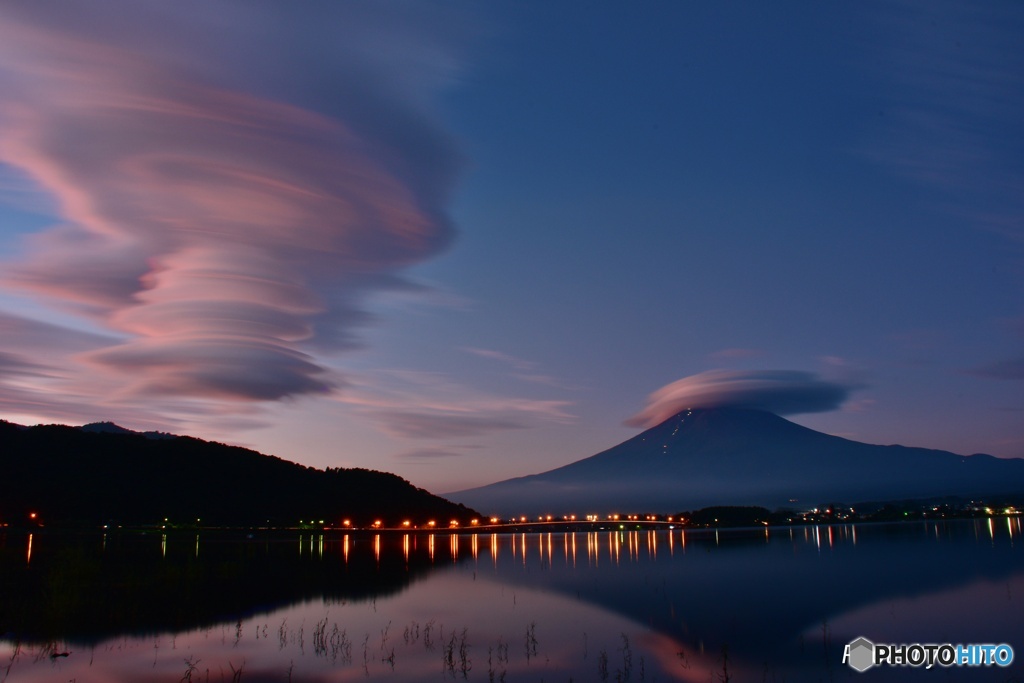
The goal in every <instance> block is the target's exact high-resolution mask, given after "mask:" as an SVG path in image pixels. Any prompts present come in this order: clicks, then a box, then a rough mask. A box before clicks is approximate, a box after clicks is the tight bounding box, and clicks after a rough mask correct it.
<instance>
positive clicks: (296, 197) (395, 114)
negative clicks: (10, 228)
mask: <svg viewBox="0 0 1024 683" xmlns="http://www.w3.org/2000/svg"><path fill="white" fill-rule="evenodd" d="M324 7H325V6H321V5H309V6H305V7H302V6H296V7H295V8H294V12H295V13H302V14H301V15H299V18H295V17H289V16H287V15H280V13H279V14H277V15H273V16H271V12H269V11H268V9H267V6H264V5H252V6H251V10H252V11H251V12H248V11H247V10H246V9H245V8H244V7H240V6H238V5H234V4H231V3H197V4H191V3H188V4H186V5H177V4H171V3H168V4H164V5H162V4H159V3H136V2H131V3H118V2H113V3H110V2H107V3H101V4H97V5H95V6H93V7H92V8H91V10H90V12H89V13H83V12H81V11H79V10H78V9H76V7H75V6H73V5H62V4H56V5H54V4H48V3H25V4H19V3H13V4H12V5H11V6H10V7H9V8H5V12H4V15H3V16H0V93H2V94H0V161H3V162H4V163H7V164H9V165H11V166H15V167H17V168H19V169H21V170H22V171H24V172H25V173H27V174H28V175H30V176H31V177H32V178H34V179H35V180H36V181H37V182H38V183H39V184H40V185H41V186H42V187H43V188H44V189H46V190H47V191H49V192H50V193H52V194H53V195H54V197H55V198H56V199H57V202H58V204H59V206H60V207H61V217H62V218H63V220H64V224H63V225H61V226H58V227H55V228H53V229H51V230H49V231H47V232H44V233H42V234H38V235H35V236H33V238H32V239H31V240H29V241H28V243H27V253H26V256H25V258H23V259H21V261H20V262H19V263H17V264H9V265H8V266H7V267H6V268H5V271H6V278H5V279H6V283H7V285H8V286H12V285H13V286H16V287H18V288H21V289H22V290H23V291H29V292H32V293H34V294H35V295H37V296H41V297H43V298H45V299H46V300H48V301H50V302H52V303H54V304H56V305H58V306H60V307H62V308H64V309H65V310H72V311H75V312H77V313H79V314H82V315H87V316H89V317H91V318H92V319H93V320H94V321H97V322H99V323H100V324H101V325H103V326H105V327H106V328H107V329H109V330H110V331H111V332H112V333H114V334H115V335H117V336H119V337H120V339H121V341H119V342H118V343H116V344H113V345H108V346H106V347H104V348H99V349H95V350H92V351H90V352H89V353H86V354H83V355H81V356H79V362H82V363H85V364H86V365H87V366H89V367H92V368H93V369H94V370H100V371H102V372H104V373H106V374H108V375H112V374H119V373H123V376H124V382H125V386H127V387H128V390H129V391H130V392H134V393H140V394H155V395H178V396H199V397H219V398H231V399H240V400H274V399H278V398H281V397H284V396H289V395H298V394H305V393H317V392H324V391H328V390H330V388H331V387H332V385H334V384H336V383H337V381H338V380H337V379H332V378H330V377H328V376H327V373H326V372H325V371H324V368H323V366H322V363H321V362H319V361H318V359H317V358H316V356H315V355H313V352H312V351H311V349H313V348H316V349H320V350H322V349H325V348H326V349H334V350H337V349H343V348H346V347H348V346H350V345H351V344H352V343H353V342H352V331H353V328H354V327H356V326H357V325H358V324H359V323H360V322H361V321H363V320H364V319H365V313H363V312H362V311H361V310H360V308H359V305H358V302H359V300H360V299H361V297H362V295H363V294H364V293H365V292H366V291H368V290H372V289H375V288H379V287H381V286H387V285H388V284H391V285H392V286H393V283H394V281H395V273H396V271H397V270H399V269H400V268H402V267H404V266H407V265H409V264H413V263H416V262H418V261H420V260H422V259H424V258H427V257H429V256H430V255H432V254H434V253H436V252H437V251H438V250H439V249H441V248H442V247H444V246H445V245H446V244H447V243H448V241H449V240H450V239H451V234H452V233H451V228H450V226H449V224H448V221H447V219H446V217H445V212H444V208H443V207H444V202H445V200H446V197H445V194H446V190H447V188H448V186H449V185H450V182H451V179H452V174H453V171H454V169H455V167H456V166H457V155H456V154H455V152H454V150H453V148H452V145H451V144H450V143H449V141H448V140H447V138H446V137H445V136H444V135H443V134H441V133H440V132H438V131H437V130H436V129H435V127H434V126H433V125H432V124H431V121H430V119H429V117H428V116H425V115H424V114H423V113H422V111H421V110H422V108H423V96H422V92H421V90H422V88H423V87H424V86H423V83H422V82H423V81H427V82H428V83H429V80H430V79H424V78H419V79H418V80H417V82H416V83H415V84H414V85H407V84H406V83H407V82H410V83H411V82H412V81H413V80H414V79H413V77H414V76H423V72H424V71H429V63H430V59H428V57H430V56H433V55H435V53H436V50H434V49H433V47H436V46H433V47H432V51H429V52H430V53H429V55H424V57H423V59H418V58H417V55H416V49H417V43H416V41H415V40H414V37H412V36H410V35H409V32H408V30H405V31H404V33H403V35H402V36H401V44H397V43H395V44H389V43H388V36H387V35H386V33H387V31H386V30H384V29H382V28H381V27H380V25H379V24H374V27H375V29H376V31H377V33H376V34H375V35H374V38H375V40H376V41H377V42H375V43H374V48H373V50H372V51H365V50H364V51H363V52H360V50H359V49H358V43H359V39H358V36H359V35H361V33H360V26H359V25H358V24H359V23H360V22H363V23H366V22H367V19H366V17H365V16H364V15H366V14H367V9H366V8H356V9H355V11H353V12H352V13H351V14H352V16H346V15H344V5H343V4H341V3H339V4H337V5H333V6H331V5H328V6H326V7H327V10H326V13H325V14H323V15H322V16H312V15H315V14H317V12H319V11H320V10H323V9H324ZM175 8H178V9H177V10H176V9H175ZM218 9H219V10H221V13H218ZM175 11H177V12H178V14H177V15H175V14H174V12H175ZM76 12H77V13H78V14H77V16H76V15H75V13H76ZM261 12H262V14H261ZM303 15H310V16H308V17H306V16H303ZM245 21H249V22H255V24H254V25H250V26H246V27H242V28H239V27H238V26H236V27H234V29H232V27H231V26H230V24H231V22H237V23H241V22H245ZM261 21H263V22H265V25H258V24H259V22H261ZM296 21H304V22H305V23H306V24H307V27H309V28H311V30H310V31H300V30H296V27H295V26H289V22H291V23H292V24H294V23H295V22H296ZM275 22H277V23H275ZM325 22H326V23H331V22H334V23H335V24H336V27H337V30H336V31H335V32H334V33H333V34H331V32H329V31H324V29H323V28H322V27H320V28H319V31H316V30H312V27H313V25H314V24H317V23H320V24H322V23H325ZM385 28H386V26H385ZM115 29H116V30H115ZM243 29H244V30H243ZM404 29H408V27H404ZM176 31H177V32H176ZM310 36H312V38H310ZM317 36H319V38H318V37H317ZM149 38H151V39H149ZM347 38H351V42H352V44H353V45H355V46H356V47H352V48H351V49H342V48H337V47H332V45H333V43H331V42H330V41H335V42H340V43H341V44H345V42H346V39H347ZM309 40H312V41H313V42H314V43H315V42H316V41H317V40H320V41H321V42H322V43H323V45H319V46H318V45H312V46H311V45H305V44H303V41H309ZM392 48H394V54H389V53H388V51H389V49H392ZM293 53H294V54H296V55H302V58H301V59H302V60H305V62H306V63H303V64H299V63H298V62H295V63H288V60H290V59H292V60H299V58H298V57H293V56H292V54H293ZM268 54H269V56H268ZM368 55H376V57H372V56H368ZM314 57H316V59H319V60H321V61H320V62H319V68H322V70H323V74H324V77H325V78H326V77H330V79H331V80H330V82H323V83H319V84H318V87H319V90H318V89H317V88H313V89H312V90H313V92H310V88H309V87H308V86H309V83H310V82H312V80H311V79H312V77H311V76H310V74H309V67H310V65H311V64H312V63H313V62H314V61H315V60H314ZM410 64H411V65H413V66H411V67H408V68H406V66H405V65H410ZM424 64H427V65H428V66H427V67H424ZM297 67H301V68H302V69H305V71H304V72H303V73H302V74H301V75H300V76H297V77H296V82H295V83H290V82H287V81H286V79H281V78H280V77H279V75H278V76H275V74H280V73H286V72H287V71H288V69H289V68H297ZM275 68H276V70H275ZM260 69H263V70H264V71H265V72H266V73H267V76H266V78H261V73H260V71H259V70H260ZM410 72H412V73H410ZM367 74H370V75H369V76H368V75H367ZM370 76H372V78H371V77H370ZM388 76H391V77H392V78H388ZM442 76H443V74H442V75H437V74H434V80H435V81H439V80H441V79H442ZM232 79H234V81H233V80H232ZM380 83H383V84H384V85H378V84H380ZM371 84H372V85H371ZM290 88H291V89H293V90H294V91H295V93H294V94H295V95H296V96H295V97H294V98H293V99H292V101H293V102H294V101H300V102H301V103H302V106H298V105H296V104H292V103H289V101H287V100H286V98H285V95H287V94H289V90H290ZM318 98H319V99H318ZM317 104H322V106H315V105H317ZM388 122H390V123H392V124H394V127H390V126H388V125H387V124H388Z"/></svg>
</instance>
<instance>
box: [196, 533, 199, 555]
mask: <svg viewBox="0 0 1024 683" xmlns="http://www.w3.org/2000/svg"><path fill="white" fill-rule="evenodd" d="M196 557H199V534H196Z"/></svg>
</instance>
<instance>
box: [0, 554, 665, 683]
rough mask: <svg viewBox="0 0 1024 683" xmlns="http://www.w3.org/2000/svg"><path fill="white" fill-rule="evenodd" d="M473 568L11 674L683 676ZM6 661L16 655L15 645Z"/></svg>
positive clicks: (607, 615)
mask: <svg viewBox="0 0 1024 683" xmlns="http://www.w3.org/2000/svg"><path fill="white" fill-rule="evenodd" d="M474 574H475V572H474V570H473V569H472V568H471V567H470V566H468V565H461V566H458V567H457V568H455V569H454V570H453V571H448V572H438V573H435V574H431V575H430V576H429V577H428V578H427V579H425V580H424V581H422V582H419V583H417V584H416V585H415V586H414V588H413V589H411V590H408V591H405V592H403V593H401V594H400V595H396V596H392V597H388V598H385V599H379V600H376V601H372V602H355V603H346V604H331V605H327V604H324V603H323V602H321V601H317V600H311V601H309V602H304V603H301V604H298V605H293V606H291V607H288V608H285V609H280V610H277V611H275V612H273V613H270V614H263V615H256V616H253V617H250V618H247V619H242V620H240V621H239V622H237V623H234V622H232V623H225V624H221V625H218V626H214V627H209V628H204V629H197V630H193V631H189V632H186V633H181V634H177V635H168V634H162V635H159V636H155V637H144V638H120V639H115V640H111V641H106V642H104V643H100V644H99V645H97V646H96V648H95V649H94V650H92V651H91V652H90V651H88V650H82V651H80V652H75V653H73V656H72V657H69V658H67V659H66V660H64V661H62V662H60V663H58V664H54V665H51V664H50V663H49V662H48V661H46V660H45V658H44V659H43V660H41V661H35V660H37V655H38V654H39V653H40V652H41V650H40V649H39V648H38V647H29V648H26V649H25V651H24V652H23V654H22V655H21V656H20V659H19V661H18V662H16V664H15V666H14V667H13V668H12V671H11V676H10V677H9V678H8V679H7V681H9V682H10V683H22V682H25V681H43V680H49V678H48V677H52V675H53V673H54V670H57V671H58V672H59V675H60V676H61V677H62V679H63V680H72V679H75V678H77V679H78V680H104V681H109V682H110V683H148V682H149V681H153V682H154V683H155V682H156V681H161V682H163V681H168V680H179V679H181V678H182V676H183V674H184V673H185V671H186V669H187V665H188V662H189V661H191V662H194V663H195V665H196V667H197V672H196V674H195V679H194V680H206V674H207V671H209V676H210V679H211V680H221V679H222V678H223V679H224V680H231V678H232V668H234V670H238V669H239V668H240V667H241V668H243V672H244V673H243V675H242V677H241V680H243V681H251V680H255V681H284V680H295V681H304V682H308V681H313V682H315V681H327V680H330V681H343V680H366V678H367V676H369V678H370V679H371V680H376V679H377V677H384V678H389V679H391V680H397V681H402V682H403V683H419V682H427V681H430V682H434V681H437V680H438V679H444V678H446V677H447V678H458V679H459V680H470V681H487V680H490V676H489V674H491V673H493V674H494V680H500V677H501V674H502V673H504V674H505V676H506V680H508V681H532V680H541V679H546V680H567V679H568V678H569V677H574V678H575V680H599V679H600V677H599V672H598V665H599V658H600V655H601V653H602V652H603V653H604V654H605V655H606V657H607V667H608V671H609V678H610V680H615V677H616V673H617V672H622V673H623V674H624V673H625V669H626V667H627V666H628V667H632V678H633V680H640V677H639V674H640V670H641V667H642V668H643V670H644V672H645V676H646V680H653V678H654V677H656V678H657V680H662V681H674V680H685V679H684V678H680V677H679V676H678V675H676V674H677V672H675V671H674V669H679V670H680V671H682V669H681V667H679V666H678V664H677V663H676V662H674V661H673V660H672V659H671V658H666V656H665V653H667V652H669V651H672V650H673V648H675V649H676V650H678V645H676V644H673V641H672V640H671V639H670V638H668V637H667V636H664V635H660V634H657V633H655V632H653V631H650V630H648V629H646V628H644V627H643V626H641V625H638V624H636V623H634V622H632V621H630V620H628V619H625V618H623V617H621V616H619V615H616V614H614V613H611V612H608V611H606V610H604V609H601V608H600V607H597V606H594V605H589V604H586V603H581V602H580V601H578V600H575V599H572V598H569V597H563V596H559V595H554V594H551V593H547V592H545V591H543V590H537V589H532V588H525V587H517V588H510V587H509V586H507V585H505V584H504V583H503V582H500V581H497V580H495V579H494V578H493V577H492V578H485V577H482V576H479V575H478V574H477V575H476V576H474ZM342 633H343V634H344V636H343V637H344V641H341V640H340V638H341V637H342V636H341V635H340V634H342ZM332 634H333V638H334V640H332ZM531 634H532V635H533V638H534V641H533V644H532V649H531V647H530V643H529V641H528V640H527V638H528V637H529V635H531ZM623 636H625V637H626V639H627V640H626V641H624V640H623ZM342 642H343V643H344V645H341V643H342ZM624 642H626V643H628V649H624ZM335 645H338V646H339V647H334V646H335ZM345 645H347V647H348V651H349V655H348V657H347V658H346V655H345ZM463 645H464V646H465V647H464V649H463V647H462V646H463ZM528 652H529V654H528ZM449 653H450V658H449ZM463 654H464V655H465V659H463ZM0 657H2V658H8V657H9V651H8V646H7V645H6V644H5V645H3V646H0ZM0 661H5V660H4V659H0ZM463 668H465V674H466V675H465V677H464V676H463ZM0 671H2V670H0ZM289 674H290V675H291V679H289ZM7 681H5V683H7Z"/></svg>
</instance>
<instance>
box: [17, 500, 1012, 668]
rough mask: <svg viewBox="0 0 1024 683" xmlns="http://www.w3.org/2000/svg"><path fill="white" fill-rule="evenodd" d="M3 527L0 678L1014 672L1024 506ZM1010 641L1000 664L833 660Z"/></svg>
mask: <svg viewBox="0 0 1024 683" xmlns="http://www.w3.org/2000/svg"><path fill="white" fill-rule="evenodd" d="M42 531H43V532H42V533H41V532H37V533H33V534H31V535H28V534H25V533H15V532H10V531H8V532H6V533H4V534H2V535H0V682H3V683H7V682H9V683H25V682H44V681H45V682H50V681H57V682H75V683H85V682H87V681H103V682H122V681H123V682H126V683H127V682H131V683H148V682H154V683H155V682H157V681H161V682H166V683H174V682H178V681H245V682H250V683H251V682H257V683H263V682H268V683H269V682H271V681H273V682H278V683H284V682H286V681H296V682H298V681H303V682H316V683H319V682H325V683H326V682H328V681H348V680H353V681H356V680H360V681H361V680H387V681H398V682H403V683H404V682H413V681H443V680H466V681H488V682H490V681H506V682H507V683H515V682H518V681H547V682H553V681H563V682H564V681H627V680H628V681H725V680H731V681H779V682H781V681H787V682H793V681H835V680H851V681H859V680H863V681H896V680H900V681H903V680H921V681H960V680H964V681H1007V680H1021V677H1022V674H1024V619H1022V617H1021V615H1022V613H1024V610H1022V607H1024V536H1022V523H1021V520H1020V518H1019V517H992V518H987V519H980V520H965V521H951V522H931V521H928V522H916V523H905V524H890V525H882V524H877V525H873V524H862V525H856V526H854V525H845V526H806V527H803V526H801V527H773V528H762V529H728V530H726V529H723V530H685V531H684V530H680V529H674V530H658V531H653V530H645V529H628V528H623V529H619V528H614V529H611V528H609V529H603V530H599V531H576V532H569V531H552V532H550V533H526V534H523V533H516V534H490V533H479V534H460V535H447V534H432V535H431V534H426V533H421V534H415V533H413V534H401V533H382V534H372V533H350V534H340V533H311V532H309V531H306V532H304V533H300V532H297V531H296V532H273V533H272V532H265V533H261V532H256V533H255V534H254V537H253V538H247V537H240V536H239V535H233V534H228V533H225V532H212V531H201V532H199V533H196V532H187V531H176V532H173V533H167V534H164V533H160V532H149V533H138V532H136V533H128V532H119V533H109V534H91V533H90V534H75V535H72V534H58V533H54V532H50V531H48V530H42ZM859 636H863V637H866V638H867V639H869V640H871V641H873V642H875V643H894V644H896V643H914V642H919V643H946V642H949V643H953V644H958V643H963V644H970V643H993V644H998V643H1007V644H1009V645H1011V646H1012V647H1013V648H1014V649H1015V651H1016V654H1017V659H1016V661H1014V663H1013V664H1012V665H1011V666H1009V667H1007V668H999V667H988V668H970V669H968V668H961V667H949V668H943V667H940V666H936V667H934V668H933V669H931V670H925V669H924V668H923V667H921V668H917V669H906V668H889V667H875V668H872V669H870V670H868V671H867V672H865V673H858V672H856V671H854V670H853V669H851V668H850V667H848V666H847V665H845V664H843V663H842V656H843V649H844V645H846V644H847V643H849V642H851V641H853V640H854V639H855V638H857V637H859Z"/></svg>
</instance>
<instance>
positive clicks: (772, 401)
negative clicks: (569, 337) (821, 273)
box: [626, 370, 855, 428]
mask: <svg viewBox="0 0 1024 683" xmlns="http://www.w3.org/2000/svg"><path fill="white" fill-rule="evenodd" d="M854 388H855V387H853V386H850V385H845V384H841V383H839V382H832V381H828V380H824V379H821V378H819V377H818V376H817V375H815V374H813V373H810V372H801V371H797V370H709V371H707V372H702V373H699V374H696V375H691V376H690V377H684V378H683V379H679V380H676V381H675V382H672V383H671V384H666V385H665V386H663V387H662V388H661V389H658V390H657V391H655V392H654V393H652V394H651V395H650V396H649V397H648V399H647V405H646V406H645V407H644V409H643V410H642V411H640V412H639V413H637V414H636V415H634V416H633V417H631V418H629V419H628V420H627V421H626V424H627V425H629V426H631V427H643V428H648V427H653V426H655V425H657V424H660V423H661V422H664V421H665V420H667V419H668V418H670V417H672V416H673V415H675V414H676V413H678V412H680V411H683V410H687V409H698V408H705V409H709V408H744V409H750V410H766V411H768V412H773V413H777V414H779V415H793V414H799V413H818V412H827V411H831V410H836V409H837V408H839V407H840V406H841V405H842V404H843V402H844V401H845V400H846V399H847V397H848V396H849V394H850V392H851V391H852V390H853V389H854Z"/></svg>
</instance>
